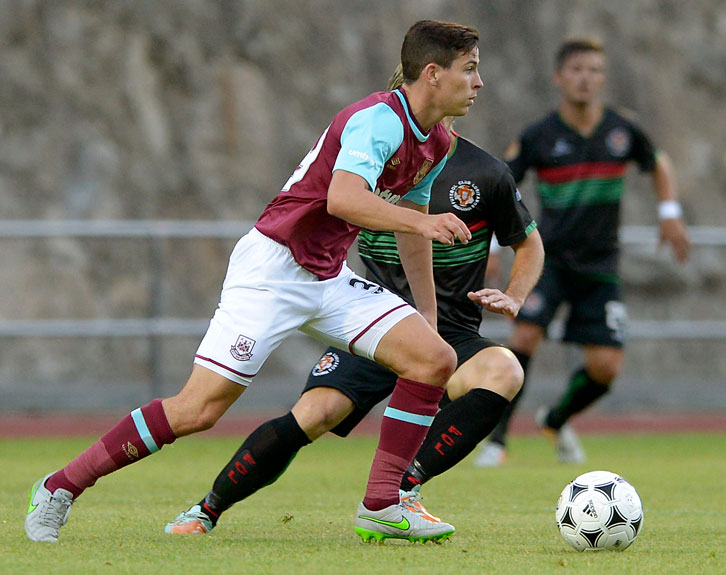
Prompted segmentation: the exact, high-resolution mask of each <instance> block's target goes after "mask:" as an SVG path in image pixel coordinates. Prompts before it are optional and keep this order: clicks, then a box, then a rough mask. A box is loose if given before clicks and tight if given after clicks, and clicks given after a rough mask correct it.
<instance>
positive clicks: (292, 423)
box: [166, 75, 544, 540]
mask: <svg viewBox="0 0 726 575" xmlns="http://www.w3.org/2000/svg"><path fill="white" fill-rule="evenodd" d="M397 81H400V79H397V76H396V75H394V77H393V78H392V80H391V84H390V87H391V89H393V88H395V87H396V83H397ZM448 120H451V121H453V118H450V119H448ZM446 121H447V120H446V119H445V122H446ZM449 129H450V124H449ZM450 134H451V148H450V152H449V153H450V157H449V159H448V161H447V163H446V166H445V168H444V170H443V171H442V172H441V174H440V175H439V176H438V177H437V178H436V180H435V181H434V184H433V189H432V193H431V202H430V204H429V209H430V212H431V213H454V214H456V215H457V216H458V217H459V218H461V220H462V221H464V222H465V223H466V225H467V227H468V228H469V229H470V231H471V235H472V237H471V240H470V241H469V242H468V243H467V244H462V243H456V244H454V245H450V246H446V247H445V249H439V248H438V247H437V246H434V250H433V278H432V280H434V281H435V287H436V298H437V304H438V317H437V318H427V319H429V321H430V322H431V323H432V324H433V325H437V326H438V330H439V333H440V334H441V335H442V337H443V338H444V339H445V340H446V341H447V342H448V343H449V344H450V345H451V346H452V347H453V348H454V349H455V350H456V353H457V359H458V362H457V370H456V372H455V373H454V375H453V376H452V377H451V379H450V380H449V382H448V384H447V395H446V396H444V399H443V400H442V403H441V406H442V409H441V410H440V411H439V413H438V414H437V415H436V417H435V418H434V421H433V423H432V424H431V428H430V430H429V433H428V434H427V435H426V438H425V439H424V441H423V444H422V445H421V448H420V449H419V451H418V453H417V455H416V458H415V459H414V461H413V462H412V463H411V465H410V466H409V469H408V472H407V473H406V474H405V475H404V478H403V482H402V484H401V502H402V503H403V504H404V505H406V507H408V509H409V510H410V511H413V512H415V513H417V514H418V515H419V516H421V517H424V518H425V519H427V520H429V521H434V522H438V521H439V520H438V518H436V517H435V516H433V515H431V514H430V513H428V512H427V511H426V510H425V509H424V507H423V506H422V505H421V501H420V499H421V495H420V491H419V489H420V485H421V484H422V483H424V482H426V481H427V480H428V479H430V478H432V477H434V476H436V475H439V474H441V473H443V472H444V471H446V470H447V469H449V468H450V467H452V466H453V465H455V464H456V463H458V462H459V461H461V459H463V458H464V457H465V456H466V455H468V454H469V453H471V451H472V450H473V449H474V448H475V447H476V445H477V444H478V443H479V442H480V441H481V440H482V439H483V438H484V437H486V436H487V435H488V434H489V433H490V432H491V430H492V429H493V428H494V426H495V425H496V424H497V422H498V421H499V420H500V418H501V415H502V413H503V411H504V409H505V408H506V407H507V405H508V404H509V401H510V400H511V399H512V398H513V397H514V396H515V395H516V394H517V392H518V390H519V388H520V387H521V383H522V380H523V372H522V369H521V367H520V365H519V363H518V362H517V359H516V357H515V356H514V354H512V352H510V351H509V350H508V349H506V348H504V347H502V346H500V345H498V344H496V343H495V342H493V341H491V340H489V339H487V338H484V337H481V336H480V335H479V324H480V323H481V321H482V310H483V309H485V310H487V311H489V312H493V313H498V314H504V315H507V316H510V317H514V316H516V315H517V313H518V311H519V308H520V306H521V304H522V303H523V302H524V300H525V298H526V296H527V294H529V292H530V290H531V289H532V287H533V286H534V285H535V283H536V282H537V279H538V278H539V275H540V273H541V269H542V263H543V259H544V252H543V248H542V242H541V240H540V237H539V233H538V231H537V229H536V224H535V222H534V221H533V220H532V217H531V216H530V215H529V212H528V211H527V209H526V207H525V206H524V204H523V203H522V201H521V197H520V195H519V192H518V191H517V188H516V186H515V184H514V180H513V178H512V176H511V174H510V172H509V169H508V168H507V165H506V164H505V163H504V162H502V161H500V160H497V159H495V158H494V157H492V156H490V155H489V154H488V153H486V152H485V151H483V150H482V149H480V148H478V147H477V146H475V145H474V144H472V143H471V142H469V141H468V140H466V139H464V138H461V137H460V136H458V135H457V134H455V133H454V132H453V131H451V132H450ZM493 233H496V235H497V237H498V240H499V243H500V244H501V245H503V246H511V247H512V248H513V249H514V250H515V256H514V261H513V264H512V269H511V271H510V277H509V285H508V286H507V288H506V289H505V290H504V291H500V290H498V289H483V281H484V274H485V271H486V265H487V260H488V253H489V244H490V241H491V239H492V234H493ZM358 241H359V248H358V249H359V253H360V255H361V259H362V261H363V262H364V264H365V267H366V279H367V280H369V281H370V284H368V285H365V286H361V289H382V288H381V287H379V286H384V287H385V288H388V289H390V290H392V291H394V292H396V293H398V294H400V295H401V296H402V297H403V298H404V299H406V300H407V301H409V302H411V303H413V299H414V298H413V296H412V294H411V290H410V288H409V284H408V282H407V281H406V275H405V273H404V270H403V267H402V265H401V260H400V258H399V255H398V252H397V249H396V240H395V238H394V235H393V234H391V233H386V232H371V231H363V232H361V234H360V235H359V240H358ZM395 383H396V375H395V374H394V373H393V372H392V371H389V370H388V369H386V368H383V369H380V367H379V366H378V364H376V363H374V362H372V361H369V360H368V359H365V358H363V357H359V356H354V355H351V354H347V353H344V352H341V351H340V350H337V349H335V348H332V347H331V348H329V349H328V350H326V352H325V353H324V354H323V356H322V357H321V358H320V360H319V361H318V362H317V364H316V365H315V367H314V368H313V369H312V371H311V373H310V375H309V377H308V381H307V384H306V387H305V390H304V391H303V394H302V395H301V397H300V399H299V400H298V402H297V403H296V404H295V406H293V408H292V410H291V411H290V412H289V413H287V414H286V415H284V416H282V417H280V418H277V419H273V420H270V421H268V422H266V423H264V424H262V425H261V426H260V427H258V428H257V429H256V430H255V431H253V432H252V434H250V436H249V437H248V438H247V439H246V441H245V442H244V443H243V445H242V446H241V447H240V449H239V451H238V452H237V453H236V454H235V456H234V457H233V458H232V460H231V461H230V462H229V463H228V464H227V466H226V467H225V468H224V469H223V470H222V471H221V472H220V474H219V475H218V476H217V479H216V480H215V482H214V485H213V487H212V490H211V491H210V492H209V493H208V494H207V495H206V496H205V497H204V498H203V499H202V500H201V501H200V502H199V503H198V504H196V505H194V506H192V507H191V508H190V509H189V510H188V511H185V512H183V513H181V514H180V515H179V516H178V517H177V518H176V520H174V521H173V522H171V523H169V524H168V525H167V526H166V531H167V533H207V532H208V531H209V530H211V529H212V528H213V527H214V526H215V525H216V522H217V519H218V518H219V515H220V514H221V513H222V512H223V511H225V510H226V509H228V508H229V507H230V506H231V505H233V504H234V503H235V502H237V501H240V500H242V499H244V498H246V497H248V496H249V495H251V494H252V493H254V492H255V491H257V490H258V489H260V488H262V487H265V486H266V485H269V484H270V483H272V482H273V481H274V480H275V479H276V478H277V477H278V476H279V475H280V474H281V473H282V472H283V471H284V470H285V468H286V467H287V465H288V464H289V463H290V461H291V460H292V458H293V457H294V456H295V454H296V453H297V451H298V450H299V449H300V448H301V447H303V446H305V445H307V444H308V443H310V442H311V441H314V440H315V439H317V438H318V437H320V436H321V435H323V434H324V433H325V432H326V431H331V430H332V431H333V433H335V434H337V435H340V436H346V435H348V433H349V432H350V431H351V430H352V429H353V428H354V427H355V426H356V425H357V424H358V423H359V422H360V421H361V419H363V417H364V416H365V415H366V414H367V413H368V412H369V411H370V410H371V408H372V407H373V406H374V405H376V404H377V403H378V402H380V401H381V400H383V399H384V398H386V397H387V396H388V395H390V393H391V391H392V390H393V387H394V386H395ZM388 409H390V407H389V408H388ZM410 423H411V425H415V424H416V422H415V421H411V422H410ZM406 464H408V462H407V463H406ZM356 531H357V532H358V534H359V535H360V536H361V537H362V538H363V539H364V540H368V539H370V538H371V537H373V538H375V539H379V540H380V539H382V538H388V537H395V534H393V535H391V534H386V535H382V534H380V533H374V532H371V531H369V530H367V529H366V526H365V523H364V522H360V521H359V522H357V523H356Z"/></svg>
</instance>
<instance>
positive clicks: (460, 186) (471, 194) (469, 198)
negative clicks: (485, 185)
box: [449, 180, 481, 212]
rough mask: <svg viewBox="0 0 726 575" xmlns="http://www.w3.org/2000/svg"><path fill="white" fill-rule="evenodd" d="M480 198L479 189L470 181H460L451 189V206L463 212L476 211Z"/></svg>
mask: <svg viewBox="0 0 726 575" xmlns="http://www.w3.org/2000/svg"><path fill="white" fill-rule="evenodd" d="M480 198H481V193H480V192H479V188H478V187H477V186H476V184H475V183H474V182H472V181H470V180H459V181H458V182H456V184H454V185H453V186H451V188H450V189H449V201H450V202H451V205H452V206H454V207H455V208H456V209H457V210H461V211H462V212H468V211H469V210H472V209H474V208H475V207H476V205H477V204H478V203H479V199H480Z"/></svg>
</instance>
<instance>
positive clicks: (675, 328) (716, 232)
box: [0, 220, 726, 392]
mask: <svg viewBox="0 0 726 575" xmlns="http://www.w3.org/2000/svg"><path fill="white" fill-rule="evenodd" d="M253 224H254V222H252V221H195V220H185V221H178V220H0V239H2V238H5V239H19V238H57V237H63V238H125V239H129V238H137V239H148V240H149V241H150V242H151V265H152V266H153V268H154V270H156V271H155V272H154V273H153V274H152V282H151V286H150V291H151V294H150V296H151V302H152V305H151V314H150V316H149V317H142V318H133V319H19V320H3V319H0V337H4V338H88V337H97V338H107V337H111V338H115V337H148V338H149V340H150V342H151V353H150V358H151V359H150V361H151V363H152V365H151V366H150V369H151V373H152V374H153V375H152V379H153V381H152V383H151V386H152V392H157V391H158V390H159V389H160V387H161V385H162V383H161V381H160V377H161V375H160V374H161V367H160V363H161V359H160V338H167V337H179V336H182V337H188V336H201V335H203V334H204V332H205V331H206V329H207V326H208V324H209V318H208V317H207V318H203V319H194V318H174V317H162V315H161V312H160V310H161V304H160V300H161V287H160V285H161V278H160V277H158V276H159V274H160V273H161V272H160V271H159V270H162V269H163V266H162V265H161V260H162V258H163V254H162V249H161V242H162V240H165V239H170V238H182V239H189V238H211V239H235V238H238V237H241V236H242V235H243V234H244V233H246V232H247V231H248V230H249V229H250V228H251V227H252V225H253ZM689 232H690V237H691V241H692V243H693V245H694V246H726V228H724V227H705V226H702V227H692V228H690V230H689ZM620 238H621V243H622V244H623V245H624V246H628V245H641V246H642V245H646V246H648V245H655V244H656V243H657V241H658V232H657V230H656V228H654V227H648V226H625V227H624V228H622V229H621V234H620ZM509 329H510V324H509V322H507V321H505V320H492V321H489V320H488V321H487V323H486V330H487V336H489V337H493V338H495V339H496V338H503V337H506V335H507V334H508V333H509ZM561 331H562V326H561V325H558V324H557V322H555V323H554V324H553V326H552V330H551V333H552V335H553V337H557V336H558V334H559V333H561ZM628 336H629V338H630V339H658V340H676V339H689V340H696V339H704V340H708V339H725V340H726V322H723V321H711V320H700V321H691V320H660V321H654V320H633V321H631V322H629V327H628Z"/></svg>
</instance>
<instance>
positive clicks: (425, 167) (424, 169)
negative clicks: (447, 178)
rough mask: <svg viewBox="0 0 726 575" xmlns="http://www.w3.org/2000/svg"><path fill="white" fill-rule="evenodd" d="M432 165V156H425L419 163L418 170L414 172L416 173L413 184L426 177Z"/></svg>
mask: <svg viewBox="0 0 726 575" xmlns="http://www.w3.org/2000/svg"><path fill="white" fill-rule="evenodd" d="M433 165H434V160H433V159H432V158H426V159H425V160H424V162H423V164H421V167H420V168H419V169H418V172H416V175H415V176H414V178H413V185H414V186H416V185H418V183H419V182H420V181H421V180H423V179H424V178H425V177H426V174H428V173H429V170H430V169H431V166H433Z"/></svg>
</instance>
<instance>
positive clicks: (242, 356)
mask: <svg viewBox="0 0 726 575" xmlns="http://www.w3.org/2000/svg"><path fill="white" fill-rule="evenodd" d="M256 343H257V342H256V341H255V340H254V339H252V338H250V337H247V336H246V335H242V334H240V335H239V337H237V343H235V344H234V345H233V346H232V347H230V348H229V353H231V354H232V357H233V358H235V359H236V360H237V361H248V360H249V359H250V358H251V357H252V348H253V347H255V344H256Z"/></svg>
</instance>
